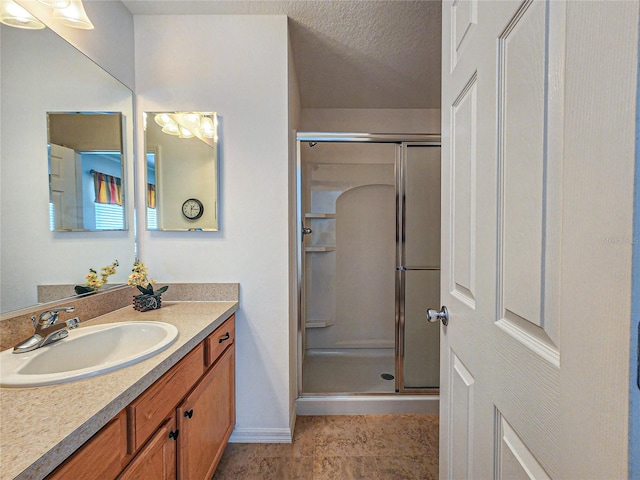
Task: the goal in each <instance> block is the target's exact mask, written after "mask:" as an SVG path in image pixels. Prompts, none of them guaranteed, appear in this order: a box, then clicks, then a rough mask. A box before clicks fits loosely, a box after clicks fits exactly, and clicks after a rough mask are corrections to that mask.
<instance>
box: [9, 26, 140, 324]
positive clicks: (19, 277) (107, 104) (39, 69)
mask: <svg viewBox="0 0 640 480" xmlns="http://www.w3.org/2000/svg"><path fill="white" fill-rule="evenodd" d="M0 35H1V42H0V49H1V51H0V67H1V72H0V78H2V89H1V90H0V95H1V110H0V115H1V123H0V126H1V130H0V142H1V144H2V152H1V156H0V169H1V171H2V175H1V176H0V195H1V198H0V208H1V215H0V222H1V228H0V235H1V238H0V263H1V265H2V268H1V269H0V275H1V279H0V313H3V314H4V313H6V312H10V311H14V310H18V309H22V308H26V307H32V306H34V305H36V304H40V303H42V302H49V301H53V300H58V299H60V298H62V297H70V296H73V295H75V292H74V286H75V285H82V284H84V283H85V281H86V280H85V276H86V275H87V273H88V272H89V269H90V268H93V269H95V270H97V271H98V272H99V271H100V269H101V268H102V267H103V266H106V265H110V264H112V262H114V260H118V262H119V264H120V266H119V267H118V269H117V273H116V274H115V275H113V276H111V277H109V284H108V285H115V284H123V283H126V280H127V277H128V275H129V273H131V268H132V266H133V262H134V259H135V235H134V231H133V229H132V228H130V229H129V230H124V229H117V230H105V231H98V232H96V231H88V230H93V228H82V229H72V228H70V229H69V230H83V231H64V232H61V231H51V211H52V208H51V204H50V195H49V190H50V188H49V187H50V185H49V161H48V140H49V137H48V125H47V118H48V115H47V113H53V112H67V113H68V112H94V113H96V112H115V114H114V115H110V117H112V118H114V119H115V122H118V124H119V125H120V126H121V127H120V128H122V133H123V135H120V138H124V140H121V147H120V149H121V153H122V165H121V171H122V172H123V175H122V179H123V180H127V179H128V180H129V181H125V183H124V186H123V189H124V190H123V196H124V198H125V199H128V200H129V201H127V202H125V204H124V207H123V214H124V215H125V218H128V219H132V218H133V209H134V205H133V201H131V199H133V198H134V195H133V182H132V181H131V179H133V94H132V92H131V90H129V89H128V88H127V87H125V86H124V85H123V84H122V83H120V82H119V81H117V80H116V79H114V78H113V77H112V76H111V75H109V74H108V73H107V72H105V71H104V70H103V69H102V68H101V67H99V66H98V65H97V64H95V63H94V62H93V61H92V60H90V59H89V58H87V57H86V56H85V55H83V54H82V53H81V52H79V51H78V50H77V49H76V48H74V47H73V46H71V45H70V44H69V43H68V42H67V41H65V40H64V39H63V38H62V37H60V36H58V35H57V34H56V33H54V32H53V31H52V30H50V29H48V28H46V29H42V30H23V29H18V28H12V27H8V26H5V25H1V26H0ZM49 117H51V116H49ZM85 120H86V118H85ZM115 149H117V147H114V150H115ZM109 150H111V147H110V148H109ZM105 173H107V172H105ZM91 207H93V206H91Z"/></svg>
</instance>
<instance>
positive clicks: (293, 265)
mask: <svg viewBox="0 0 640 480" xmlns="http://www.w3.org/2000/svg"><path fill="white" fill-rule="evenodd" d="M288 47H289V48H288V55H289V278H290V282H289V288H290V290H289V297H290V302H289V352H290V357H289V371H290V375H289V390H290V391H289V408H290V409H291V420H290V422H291V425H292V426H294V425H295V412H296V398H297V396H298V374H299V373H302V372H298V371H297V369H298V356H299V352H298V334H299V332H298V315H299V313H298V310H299V305H298V295H299V293H298V289H299V284H298V268H297V267H298V265H297V256H298V251H297V248H298V247H299V245H300V238H299V236H300V235H301V234H300V233H298V232H299V228H298V227H299V225H298V205H297V183H296V178H297V168H298V166H297V161H298V156H297V154H296V131H297V130H298V128H299V126H300V115H301V105H300V89H299V85H298V76H297V72H296V66H295V63H294V60H293V58H294V55H293V49H292V46H291V37H289V44H288Z"/></svg>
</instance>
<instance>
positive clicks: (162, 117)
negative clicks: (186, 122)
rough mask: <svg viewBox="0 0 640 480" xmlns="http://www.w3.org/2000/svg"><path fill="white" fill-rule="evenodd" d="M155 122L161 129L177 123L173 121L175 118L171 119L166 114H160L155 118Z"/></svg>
mask: <svg viewBox="0 0 640 480" xmlns="http://www.w3.org/2000/svg"><path fill="white" fill-rule="evenodd" d="M154 120H155V121H156V123H157V124H158V125H160V126H161V127H165V126H166V125H169V124H175V121H174V120H173V118H171V117H170V116H169V115H167V114H166V113H159V114H158V115H156V116H155V117H154Z"/></svg>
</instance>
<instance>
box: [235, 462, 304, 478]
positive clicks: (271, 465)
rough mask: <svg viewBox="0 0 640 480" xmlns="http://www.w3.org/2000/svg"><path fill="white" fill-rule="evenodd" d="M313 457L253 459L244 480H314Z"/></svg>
mask: <svg viewBox="0 0 640 480" xmlns="http://www.w3.org/2000/svg"><path fill="white" fill-rule="evenodd" d="M312 479H313V461H312V458H311V457H297V458H296V457H268V458H258V457H256V458H253V459H252V460H251V461H250V465H249V469H248V472H247V474H246V476H245V477H244V479H243V480H312Z"/></svg>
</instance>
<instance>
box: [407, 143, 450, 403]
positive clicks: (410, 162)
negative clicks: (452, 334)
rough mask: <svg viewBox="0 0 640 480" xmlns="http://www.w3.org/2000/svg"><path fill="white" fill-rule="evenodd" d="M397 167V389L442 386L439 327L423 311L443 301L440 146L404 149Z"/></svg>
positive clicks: (409, 145) (413, 146)
mask: <svg viewBox="0 0 640 480" xmlns="http://www.w3.org/2000/svg"><path fill="white" fill-rule="evenodd" d="M402 148H403V155H402V161H401V166H400V169H399V176H400V178H399V182H398V184H399V189H400V195H399V200H398V201H399V203H400V205H399V211H400V212H401V215H400V218H399V226H398V229H399V231H400V237H399V238H400V242H399V249H398V257H399V258H398V260H399V266H398V268H397V270H398V293H399V301H398V309H399V311H398V315H399V343H400V345H399V347H400V348H399V349H400V350H401V354H400V356H399V365H398V367H399V368H398V370H399V372H398V374H399V379H398V380H399V381H398V389H399V390H400V391H417V390H420V389H437V388H438V387H439V377H440V371H439V364H440V348H439V346H440V330H439V323H429V322H427V320H426V318H425V312H426V311H427V308H429V305H439V302H440V147H439V146H425V145H411V144H408V145H407V144H405V145H403V147H402Z"/></svg>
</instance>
